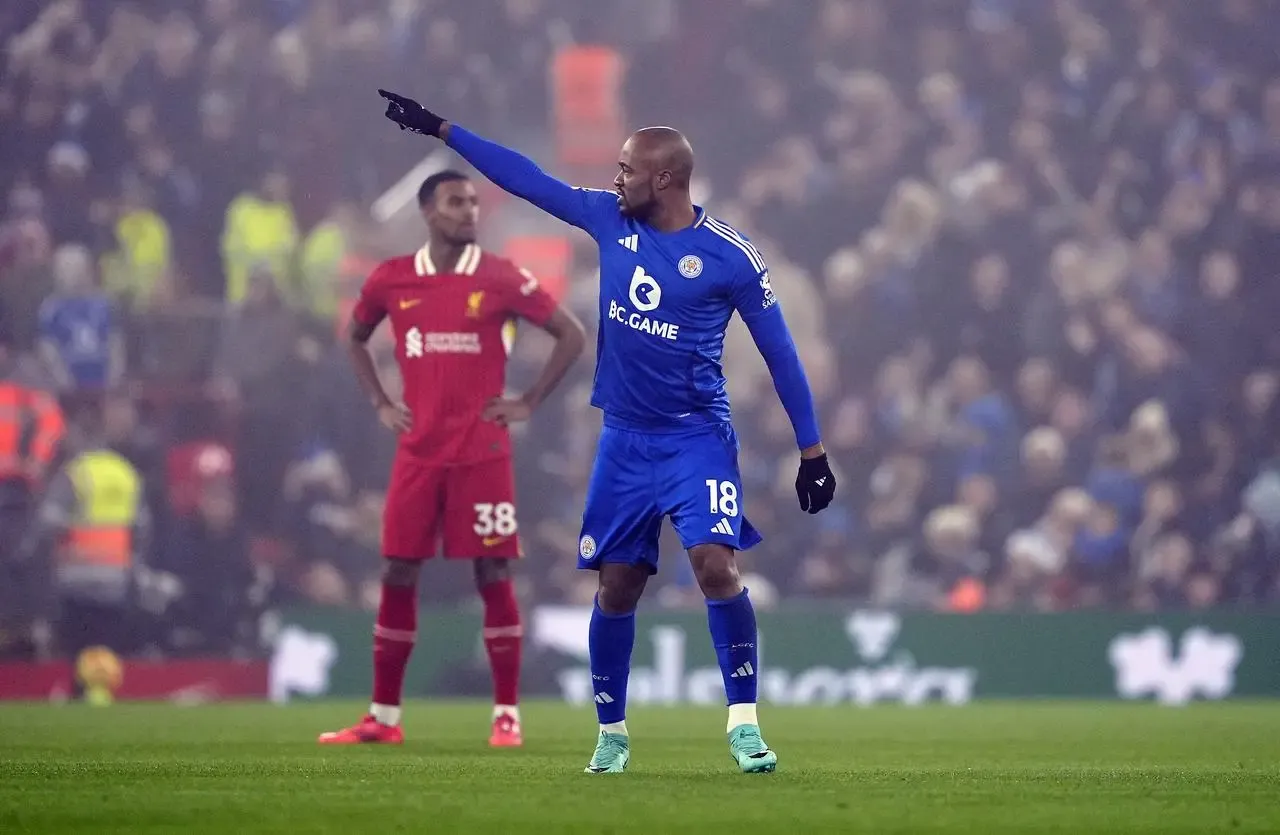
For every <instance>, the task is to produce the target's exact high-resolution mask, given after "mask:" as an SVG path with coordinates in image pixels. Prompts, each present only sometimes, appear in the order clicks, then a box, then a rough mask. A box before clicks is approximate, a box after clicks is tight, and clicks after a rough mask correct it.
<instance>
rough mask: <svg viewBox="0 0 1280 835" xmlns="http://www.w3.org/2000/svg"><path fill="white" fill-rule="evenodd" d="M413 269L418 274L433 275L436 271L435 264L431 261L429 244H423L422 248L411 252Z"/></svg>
mask: <svg viewBox="0 0 1280 835" xmlns="http://www.w3.org/2000/svg"><path fill="white" fill-rule="evenodd" d="M413 271H414V272H415V273H417V274H418V275H423V276H426V275H433V274H434V273H435V271H436V266H435V264H432V263H431V249H430V245H429V244H424V245H423V247H422V249H420V250H418V251H417V252H415V253H414V254H413Z"/></svg>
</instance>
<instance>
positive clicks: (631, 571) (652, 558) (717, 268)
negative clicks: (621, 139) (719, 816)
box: [379, 90, 836, 773]
mask: <svg viewBox="0 0 1280 835" xmlns="http://www.w3.org/2000/svg"><path fill="white" fill-rule="evenodd" d="M379 94H380V95H382V97H383V98H385V99H386V100H387V101H388V105H387V110H386V116H387V118H389V119H391V120H392V121H394V122H395V123H396V124H398V125H399V126H400V127H401V128H402V129H406V130H411V131H414V132H416V133H421V134H424V135H428V136H435V137H438V138H440V139H443V140H444V141H445V142H446V143H447V144H448V145H449V147H451V148H453V149H454V150H455V151H457V152H458V153H459V154H460V155H461V156H462V157H463V158H465V159H466V160H467V161H468V162H470V163H471V164H472V165H473V166H475V168H476V169H477V170H478V171H480V172H481V173H482V174H484V175H485V176H486V177H488V178H489V179H490V180H491V181H493V182H494V183H495V184H496V185H498V186H499V187H501V188H502V189H504V190H505V191H507V192H510V193H511V194H513V195H515V196H517V197H521V198H523V199H525V200H527V201H529V202H530V203H532V204H534V205H535V206H537V207H539V208H541V209H543V210H544V211H546V212H548V213H550V214H552V215H554V216H555V217H557V218H559V219H561V220H563V221H565V222H566V223H569V224H572V225H573V226H576V227H578V228H580V229H582V230H584V231H586V232H587V233H588V234H590V235H591V237H592V238H594V239H595V241H596V243H597V244H598V246H599V250H600V324H599V328H598V331H597V336H596V339H597V345H596V372H595V381H594V386H593V390H592V397H591V403H592V405H593V406H595V407H597V408H598V409H600V410H601V411H602V412H603V415H604V426H603V429H602V431H601V434H600V441H599V447H598V449H597V452H596V459H595V463H594V466H593V468H592V473H591V479H590V483H589V485H588V490H587V500H586V508H585V509H584V511H583V519H582V534H581V538H580V540H579V547H578V566H579V567H580V568H584V569H591V570H595V571H598V572H599V585H598V591H597V594H596V600H595V605H594V607H593V609H592V614H591V626H590V636H589V645H590V656H591V658H590V666H591V678H592V684H593V689H594V699H595V704H596V714H597V718H598V720H599V724H600V728H599V734H598V736H597V739H596V750H595V753H594V755H593V756H592V758H591V761H590V763H589V764H588V765H587V767H586V771H587V772H589V773H617V772H621V771H624V770H625V769H626V767H627V764H628V762H629V761H630V758H631V747H630V735H629V733H628V731H627V727H626V698H627V681H628V676H629V673H630V667H631V652H632V647H633V646H634V644H635V630H636V627H635V610H636V605H637V604H638V603H639V600H640V597H641V595H642V594H643V592H644V588H645V584H646V583H647V581H648V579H649V577H650V576H651V575H652V574H654V573H655V572H656V571H657V566H658V536H659V532H660V530H661V525H662V520H663V519H664V518H669V519H670V520H671V523H672V525H673V527H674V528H675V530H676V532H677V534H678V535H679V537H680V540H681V543H682V544H683V545H684V547H685V548H686V549H687V550H688V553H689V559H690V564H691V566H692V568H693V571H694V575H695V576H696V578H697V580H698V585H699V587H700V588H701V589H702V592H703V595H704V596H705V597H706V602H707V622H708V626H709V627H710V631H711V637H712V642H713V644H714V645H715V649H716V656H717V659H718V661H719V664H720V669H721V674H722V677H723V680H724V686H725V695H726V702H727V704H728V707H729V720H728V724H727V729H726V730H727V734H728V739H729V752H730V755H731V756H732V757H733V759H734V761H735V762H736V763H737V764H738V766H739V767H740V768H741V770H742V771H744V772H747V773H765V772H771V771H773V770H774V769H775V768H776V767H777V762H778V757H777V754H776V753H775V752H774V751H773V750H772V749H770V748H769V746H768V745H766V744H765V742H764V740H763V738H762V736H761V733H760V724H759V719H758V717H757V713H756V697H757V689H758V688H757V681H758V677H759V657H758V650H757V644H758V639H757V633H756V621H755V613H754V611H753V609H752V607H751V600H750V597H749V595H748V591H747V589H745V588H744V587H743V586H742V584H741V580H740V578H739V574H738V568H737V562H736V553H737V551H740V550H745V549H747V548H750V547H752V546H753V545H755V544H757V543H759V542H760V541H761V536H760V534H759V532H758V531H756V529H755V528H754V527H753V526H752V525H751V523H750V522H749V521H748V519H747V516H746V513H745V509H744V497H743V493H742V480H741V477H740V474H739V471H738V440H737V436H736V435H735V434H734V430H733V425H732V422H731V413H730V408H729V399H728V396H727V395H726V393H725V378H724V371H723V367H722V355H723V351H724V336H725V331H726V328H727V327H728V325H729V320H730V319H731V318H732V316H733V314H734V313H735V312H736V313H737V314H738V315H739V316H740V317H741V318H742V320H743V321H744V322H745V323H746V325H747V328H748V330H749V331H750V333H751V336H752V338H753V339H754V341H755V344H756V346H757V347H758V349H759V350H760V353H761V355H762V356H763V357H764V359H765V362H766V364H767V365H768V368H769V371H770V374H771V375H772V377H773V381H774V387H775V388H776V390H777V392H778V396H779V398H780V400H781V401H782V404H783V406H784V408H785V409H786V411H787V414H788V416H789V417H790V419H791V423H792V426H793V428H794V430H795V435H796V444H797V447H798V449H799V451H800V461H799V472H798V475H797V476H796V493H797V496H798V498H799V501H800V506H801V509H802V510H805V511H807V512H809V513H817V512H819V511H821V510H823V509H824V508H826V507H827V506H828V505H829V504H830V503H831V501H832V499H833V497H834V495H835V487H836V481H835V476H834V475H833V474H832V472H831V468H830V466H829V464H828V462H827V456H826V453H825V451H824V450H823V447H822V442H821V437H820V434H819V430H818V420H817V416H816V412H815V409H814V404H813V396H812V394H811V393H810V390H809V384H808V381H807V379H806V377H805V373H804V369H803V367H802V366H801V364H800V360H799V356H798V355H797V353H796V348H795V343H794V342H793V341H792V339H791V335H790V332H789V331H788V330H787V326H786V322H785V320H784V319H783V316H782V311H781V308H780V306H779V304H778V299H777V297H776V296H775V295H774V292H773V288H772V286H771V285H770V282H769V270H768V266H767V264H766V263H765V260H764V258H763V257H762V256H761V254H760V252H759V251H758V250H757V249H756V248H755V247H754V246H753V245H752V244H751V242H750V241H749V240H748V239H747V238H746V237H745V236H744V235H742V234H741V233H740V232H738V231H737V230H735V229H733V228H732V227H731V226H729V225H728V224H726V223H724V222H723V221H720V220H717V219H716V218H714V217H712V216H711V215H709V214H708V213H707V212H706V211H705V209H703V208H701V207H699V206H695V205H694V204H693V202H692V199H691V198H690V194H689V182H690V177H691V175H692V172H693V151H692V148H691V147H690V146H689V143H688V142H687V141H686V140H685V138H684V137H683V136H682V135H681V134H680V133H679V132H678V131H676V130H674V129H672V128H667V127H656V128H645V129H643V130H640V131H637V132H636V133H635V134H633V135H632V136H631V138H630V139H628V140H627V142H626V144H624V145H623V147H622V152H621V154H620V156H619V161H618V175H617V177H616V178H615V179H614V183H613V185H614V190H613V191H603V190H598V189H587V188H575V187H573V186H570V185H568V184H566V183H563V182H561V181H559V180H557V179H555V178H554V177H551V176H549V175H548V174H546V173H545V172H543V171H542V170H541V169H540V168H539V167H538V166H537V165H536V164H535V163H534V162H533V161H531V160H529V159H527V158H526V157H524V156H522V155H520V154H518V153H517V152H515V151H512V150H510V149H508V148H504V147H502V146H501V145H498V144H495V143H493V142H490V141H488V140H486V139H483V138H481V137H479V136H477V135H475V134H473V133H471V132H469V131H467V130H465V129H463V128H461V127H459V126H457V125H453V124H450V123H449V122H447V121H445V120H444V119H442V118H440V117H439V116H437V115H436V114H434V113H432V112H431V111H429V110H427V109H426V108H424V107H422V105H420V104H418V103H417V102H415V101H413V100H412V99H409V98H406V97H404V96H400V95H398V94H395V93H388V92H386V91H385V90H379Z"/></svg>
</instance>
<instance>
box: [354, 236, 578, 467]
mask: <svg viewBox="0 0 1280 835" xmlns="http://www.w3.org/2000/svg"><path fill="white" fill-rule="evenodd" d="M555 309H556V302H555V300H554V299H553V298H551V296H550V295H549V294H548V293H546V292H545V291H544V290H542V289H541V288H540V287H539V286H538V281H537V279H536V278H534V277H533V276H532V275H530V274H529V273H528V272H527V271H526V270H522V269H520V268H518V267H516V266H515V265H514V264H512V263H511V262H510V261H508V260H506V259H505V258H500V257H498V256H496V255H492V254H490V253H487V252H484V251H483V250H481V249H480V247H478V246H476V245H474V244H472V245H469V246H467V247H466V248H465V249H463V251H462V255H461V256H460V257H459V258H458V263H457V264H455V265H453V267H452V269H449V270H441V269H438V268H437V266H436V265H435V264H433V263H432V262H431V255H430V253H429V252H428V249H427V247H425V246H424V247H423V248H422V249H420V250H418V251H417V252H416V253H414V254H413V255H405V256H401V257H399V258H392V259H391V260H389V261H384V262H382V263H381V264H379V265H378V267H377V268H376V269H375V270H374V271H373V274H372V275H370V276H369V278H368V280H366V281H365V284H364V287H363V288H361V290H360V298H359V300H358V301H357V302H356V307H355V310H354V312H353V314H352V315H353V316H354V317H355V319H356V321H358V322H361V323H362V324H365V325H369V326H376V325H377V324H378V323H379V322H381V321H382V320H383V318H385V317H390V319H391V329H392V332H393V333H394V335H395V340H396V362H397V363H398V364H399V366H400V375H401V377H402V378H403V381H404V403H405V405H406V406H408V407H409V410H410V411H411V412H412V413H413V428H412V429H411V430H410V431H409V432H406V433H405V434H403V435H401V436H400V452H401V453H403V454H408V455H410V456H412V457H413V458H415V459H418V460H420V461H422V462H424V463H428V464H440V465H444V464H466V463H473V462H477V461H485V460H488V459H491V458H498V457H502V456H506V455H510V454H511V437H510V435H509V434H508V433H507V430H506V428H505V427H503V426H500V425H498V424H496V423H493V422H491V421H485V420H481V419H480V415H481V412H482V411H483V410H484V407H485V404H487V403H488V402H489V401H490V400H491V399H493V398H494V397H498V396H499V395H501V394H502V391H503V387H504V385H505V383H506V365H507V354H508V352H509V351H510V350H511V343H512V341H513V340H514V338H515V320H516V319H517V318H522V319H528V320H529V321H531V322H533V323H534V324H536V325H544V324H546V322H547V320H548V319H550V318H551V314H552V313H553V312H554V311H555Z"/></svg>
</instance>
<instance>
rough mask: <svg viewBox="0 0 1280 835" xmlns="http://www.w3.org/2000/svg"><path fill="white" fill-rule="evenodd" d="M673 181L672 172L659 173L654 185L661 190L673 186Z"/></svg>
mask: <svg viewBox="0 0 1280 835" xmlns="http://www.w3.org/2000/svg"><path fill="white" fill-rule="evenodd" d="M671 179H672V178H671V172H670V171H665V170H664V171H659V172H658V176H657V177H655V178H654V182H653V184H654V186H655V187H657V188H659V189H664V188H667V187H669V186H670V185H671Z"/></svg>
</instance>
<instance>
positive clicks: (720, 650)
mask: <svg viewBox="0 0 1280 835" xmlns="http://www.w3.org/2000/svg"><path fill="white" fill-rule="evenodd" d="M707 625H708V626H710V627H711V643H713V644H715V647H716V659H717V660H719V662H720V674H721V675H722V676H723V677H724V693H725V696H726V697H727V703H728V704H731V705H737V704H755V701H756V677H757V673H756V667H758V666H759V664H760V660H759V658H758V656H757V655H756V643H757V641H756V612H755V609H752V608H751V598H749V597H747V590H746V589H743V590H742V593H741V594H739V595H737V596H736V597H730V598H729V599H728V600H708V601H707Z"/></svg>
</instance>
